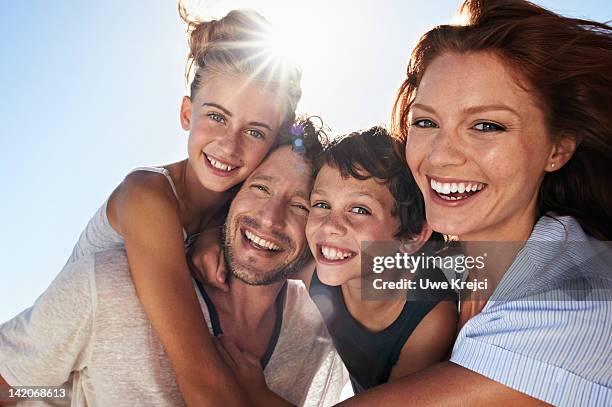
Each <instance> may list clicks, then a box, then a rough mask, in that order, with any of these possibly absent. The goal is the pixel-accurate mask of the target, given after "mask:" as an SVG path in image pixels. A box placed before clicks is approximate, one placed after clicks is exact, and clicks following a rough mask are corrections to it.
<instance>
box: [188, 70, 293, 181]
mask: <svg viewBox="0 0 612 407" xmlns="http://www.w3.org/2000/svg"><path fill="white" fill-rule="evenodd" d="M284 113H285V112H284V110H283V109H282V106H281V105H280V102H279V100H278V98H277V97H275V95H274V94H273V93H271V92H269V91H267V90H266V89H264V88H263V87H262V86H261V85H260V84H257V83H255V82H252V81H249V80H248V78H247V77H242V76H235V75H227V74H214V75H209V76H206V77H205V78H204V80H203V83H202V85H201V86H200V88H199V89H198V90H197V92H196V94H195V96H193V100H190V99H189V98H187V97H185V98H183V104H182V106H181V124H182V126H183V129H185V130H189V131H190V133H189V142H188V153H189V163H190V165H191V167H192V168H193V170H194V172H195V174H196V176H197V177H198V180H199V181H200V183H201V184H202V185H203V186H204V187H206V188H208V189H210V190H213V191H218V192H221V191H226V190H227V189H229V188H231V187H233V186H234V185H236V184H238V183H240V182H242V181H244V180H245V179H246V178H247V177H248V176H249V174H251V172H253V170H254V169H255V168H256V167H257V166H258V165H259V163H260V162H261V161H262V160H263V158H264V157H265V155H266V154H267V153H268V151H269V150H270V147H271V146H272V144H273V143H274V140H275V138H276V136H277V134H278V131H279V128H280V126H281V124H282V118H283V116H284Z"/></svg>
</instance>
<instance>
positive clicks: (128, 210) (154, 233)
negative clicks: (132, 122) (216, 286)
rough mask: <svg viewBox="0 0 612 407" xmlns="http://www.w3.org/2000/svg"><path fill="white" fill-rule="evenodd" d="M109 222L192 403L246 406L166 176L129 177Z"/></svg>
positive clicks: (115, 200) (116, 197) (112, 205)
mask: <svg viewBox="0 0 612 407" xmlns="http://www.w3.org/2000/svg"><path fill="white" fill-rule="evenodd" d="M108 215H109V220H110V221H111V224H112V225H113V227H114V228H115V229H116V230H117V231H118V232H119V233H120V234H121V235H122V236H123V238H124V240H125V248H126V251H127V255H128V262H129V265H130V271H131V273H132V278H133V280H134V285H135V287H136V292H137V294H138V297H139V298H140V301H141V302H142V305H143V307H144V310H145V312H146V314H147V316H148V318H149V320H150V321H151V324H152V326H153V328H154V329H155V331H156V333H157V335H158V336H159V338H160V340H161V343H162V345H163V346H164V350H165V351H166V354H167V355H168V358H169V359H170V362H171V364H172V367H173V368H174V372H175V373H176V379H177V383H178V385H179V387H180V390H181V393H182V394H183V398H184V399H185V401H186V402H187V404H188V405H223V406H233V405H245V404H248V403H247V401H246V397H245V396H244V394H243V393H242V391H241V390H240V388H239V386H238V384H237V383H236V382H235V380H234V379H233V377H232V374H231V372H230V371H229V370H228V369H227V367H226V366H225V364H224V363H223V361H222V359H221V358H220V356H219V355H218V354H217V352H216V350H215V347H214V344H213V341H212V336H211V335H210V333H209V330H208V327H207V325H206V322H205V319H204V315H203V314H202V310H201V309H200V305H199V303H198V300H197V296H196V293H195V290H194V286H193V282H192V279H191V274H190V272H189V268H188V266H187V261H186V259H185V250H184V242H183V236H182V225H181V222H180V219H179V211H178V203H177V202H176V199H175V197H174V195H173V193H172V191H171V190H170V188H169V186H168V183H167V181H166V180H165V179H164V178H163V177H159V176H155V175H152V174H146V173H144V174H143V173H133V174H130V175H129V176H128V177H127V178H126V179H125V180H124V181H123V183H122V184H121V185H120V186H119V187H118V188H117V190H115V192H113V194H112V196H111V198H110V201H109V209H108Z"/></svg>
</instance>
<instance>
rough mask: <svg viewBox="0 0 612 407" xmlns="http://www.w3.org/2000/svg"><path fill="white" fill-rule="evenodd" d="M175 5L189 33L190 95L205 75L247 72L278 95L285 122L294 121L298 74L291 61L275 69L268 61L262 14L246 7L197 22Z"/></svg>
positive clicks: (267, 27)
mask: <svg viewBox="0 0 612 407" xmlns="http://www.w3.org/2000/svg"><path fill="white" fill-rule="evenodd" d="M178 8H179V15H180V17H181V19H182V20H183V21H184V22H185V23H186V24H187V34H188V36H189V55H188V59H187V66H186V68H185V79H186V80H187V81H189V77H190V76H191V74H192V72H193V80H192V81H191V85H190V96H191V97H193V96H194V95H195V93H196V92H197V90H198V89H199V88H200V86H201V85H202V81H203V78H204V76H205V75H207V74H215V73H224V74H233V75H248V76H249V77H250V78H251V79H252V80H253V81H254V82H257V83H259V84H261V85H262V86H264V87H265V88H266V89H269V90H271V91H272V92H274V93H275V94H276V95H278V96H279V97H280V98H281V100H282V101H283V105H284V107H285V111H286V115H285V122H286V123H291V122H292V121H293V120H294V118H295V109H296V107H297V104H298V102H299V100H300V97H301V96H302V90H301V87H300V79H301V76H302V73H301V71H300V69H299V68H298V67H297V66H295V65H294V64H290V63H287V62H284V63H283V64H282V69H279V66H278V64H276V63H274V62H275V61H271V60H270V57H271V55H270V51H269V48H268V43H267V42H266V41H265V39H266V36H267V35H269V33H270V24H269V23H268V21H267V20H266V19H265V18H264V17H262V16H261V15H260V14H258V13H256V12H254V11H250V10H232V11H230V12H229V13H228V14H227V15H226V16H225V17H223V18H221V19H219V20H209V21H200V20H199V19H194V18H192V17H191V16H190V15H189V12H188V11H187V8H186V7H185V5H184V4H183V3H182V1H179V5H178Z"/></svg>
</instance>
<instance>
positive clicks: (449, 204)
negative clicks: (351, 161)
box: [406, 53, 565, 240]
mask: <svg viewBox="0 0 612 407" xmlns="http://www.w3.org/2000/svg"><path fill="white" fill-rule="evenodd" d="M408 120H409V122H410V128H409V131H408V139H407V145H406V159H407V161H408V164H409V166H410V169H411V170H412V173H413V174H414V176H415V178H416V180H417V183H418V184H419V187H420V188H421V190H422V192H423V196H424V198H425V206H426V212H427V221H428V223H429V224H430V226H431V227H432V229H433V230H436V231H439V232H442V233H446V234H451V235H459V236H460V238H461V239H462V240H525V239H527V238H528V237H529V234H530V233H531V228H532V227H533V224H534V222H535V216H536V202H537V196H538V190H539V187H540V184H541V183H542V179H543V177H544V174H545V172H546V171H550V170H556V169H558V168H559V167H560V166H561V165H563V163H564V162H565V161H563V160H561V159H560V155H559V154H557V152H558V151H557V150H556V149H557V147H555V145H553V143H552V141H551V140H550V137H549V136H548V134H547V130H546V127H545V121H544V114H543V113H542V111H541V110H540V108H539V107H538V106H537V105H536V99H535V97H534V96H532V95H531V94H530V93H529V92H528V91H527V90H525V89H522V88H521V87H520V86H519V85H518V84H517V82H516V81H515V79H514V77H513V76H512V75H511V73H510V72H509V70H508V68H507V67H506V66H505V65H504V64H503V63H502V62H501V60H500V59H499V58H498V57H496V56H495V55H494V54H491V53H472V54H467V55H458V54H451V53H447V54H443V55H441V56H439V57H437V58H436V59H434V60H433V61H432V63H431V64H430V65H429V67H428V68H427V70H426V71H425V74H424V75H423V78H422V80H421V83H420V85H419V88H418V91H417V94H416V97H415V100H414V103H413V104H412V107H411V109H410V112H409V116H408ZM554 163H557V165H556V166H555V167H552V165H551V164H554Z"/></svg>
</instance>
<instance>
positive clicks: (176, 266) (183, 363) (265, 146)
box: [69, 5, 301, 405]
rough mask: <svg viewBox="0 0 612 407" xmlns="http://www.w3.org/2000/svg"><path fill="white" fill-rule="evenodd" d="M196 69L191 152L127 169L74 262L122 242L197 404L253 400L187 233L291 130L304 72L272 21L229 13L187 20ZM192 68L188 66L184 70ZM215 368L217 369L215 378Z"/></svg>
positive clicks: (190, 100)
mask: <svg viewBox="0 0 612 407" xmlns="http://www.w3.org/2000/svg"><path fill="white" fill-rule="evenodd" d="M179 13H180V15H181V17H182V18H183V20H184V21H185V22H187V23H188V24H189V29H190V31H189V32H190V39H189V45H190V54H189V60H190V65H189V69H188V70H187V71H189V70H190V69H191V68H194V71H195V75H194V78H193V81H192V82H191V89H190V90H191V91H190V95H189V96H185V97H184V98H183V101H182V105H181V110H180V121H181V126H182V127H183V129H185V130H187V131H189V140H188V158H187V159H185V160H183V161H180V162H177V163H173V164H169V165H165V166H162V167H150V168H138V169H136V170H135V171H134V172H132V173H130V174H129V175H128V176H127V177H126V178H125V180H124V181H123V182H122V183H121V184H120V185H119V186H118V187H117V188H116V189H115V191H114V192H113V193H112V194H111V196H110V198H109V199H108V200H107V201H106V202H105V203H104V205H103V206H102V207H101V208H100V209H99V210H98V212H97V213H96V214H95V215H94V217H93V218H92V219H91V221H90V222H89V223H88V225H87V227H86V228H85V231H84V232H83V233H82V235H81V237H80V238H79V241H78V242H77V244H76V246H75V248H74V250H73V253H72V256H71V258H70V260H69V261H73V260H75V259H77V258H79V257H80V256H83V255H85V254H88V253H92V252H96V251H101V250H104V249H108V248H111V247H118V246H119V247H121V246H125V249H126V251H127V254H128V260H129V264H130V269H131V273H132V277H133V280H134V284H135V286H136V290H137V293H138V295H139V298H140V300H141V302H142V304H143V306H144V309H145V311H146V313H147V316H148V317H149V320H150V321H151V323H152V325H153V327H154V328H155V330H156V331H157V333H158V335H159V337H160V339H161V342H162V344H163V345H164V349H165V351H166V353H167V354H168V357H169V358H170V361H171V362H172V366H173V368H174V370H175V372H176V374H177V381H178V384H179V387H180V389H181V392H182V393H183V396H184V398H185V401H186V402H187V403H188V404H192V405H222V403H227V404H225V405H236V404H243V403H244V402H245V401H246V400H245V399H244V396H243V394H242V392H241V391H240V388H239V387H238V386H237V385H236V383H235V382H234V381H233V379H232V377H231V374H230V372H228V371H226V370H225V367H224V364H223V362H222V360H221V359H220V358H219V356H218V355H217V353H216V352H215V349H214V346H213V343H212V340H211V336H210V334H209V332H208V329H207V327H206V323H205V322H204V318H203V315H202V312H201V309H200V306H199V304H198V301H197V298H196V295H195V292H194V290H193V282H192V279H191V276H190V273H189V268H188V266H187V263H186V260H185V252H184V241H185V239H186V237H187V236H189V235H191V234H194V233H196V232H198V231H199V230H200V229H201V228H203V227H204V226H206V225H210V224H218V223H220V222H222V219H223V217H224V210H223V209H224V206H225V205H226V204H227V203H228V201H229V200H230V199H231V198H232V196H233V193H234V190H235V188H234V187H236V186H237V185H238V184H240V183H241V182H242V181H244V180H245V179H246V178H247V176H248V175H249V174H250V173H251V172H252V171H253V170H254V169H255V168H256V167H257V165H258V164H259V163H260V162H261V161H262V159H263V158H264V157H265V156H266V154H267V153H268V152H269V151H270V149H271V148H273V147H274V146H275V144H277V142H278V137H279V136H278V134H279V133H280V132H285V133H286V132H287V131H288V128H289V127H290V125H291V124H292V121H293V118H294V111H295V107H296V105H297V103H298V100H299V98H300V94H301V92H300V87H299V81H300V73H299V71H298V70H297V69H296V68H295V67H291V66H284V71H283V72H280V71H276V70H275V68H274V67H275V66H276V64H274V63H269V62H270V61H267V60H266V58H269V57H270V55H269V53H266V45H265V43H264V42H263V39H264V38H265V35H266V34H267V32H268V23H267V21H266V20H265V19H264V18H263V17H261V16H260V15H259V14H257V13H255V12H247V11H232V12H230V13H229V14H228V15H227V16H225V17H223V18H222V19H220V20H218V21H215V20H212V21H205V22H199V23H194V22H190V21H189V19H188V15H187V13H186V10H185V8H184V7H183V6H182V5H179ZM187 73H189V72H187ZM213 372H214V375H213Z"/></svg>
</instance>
